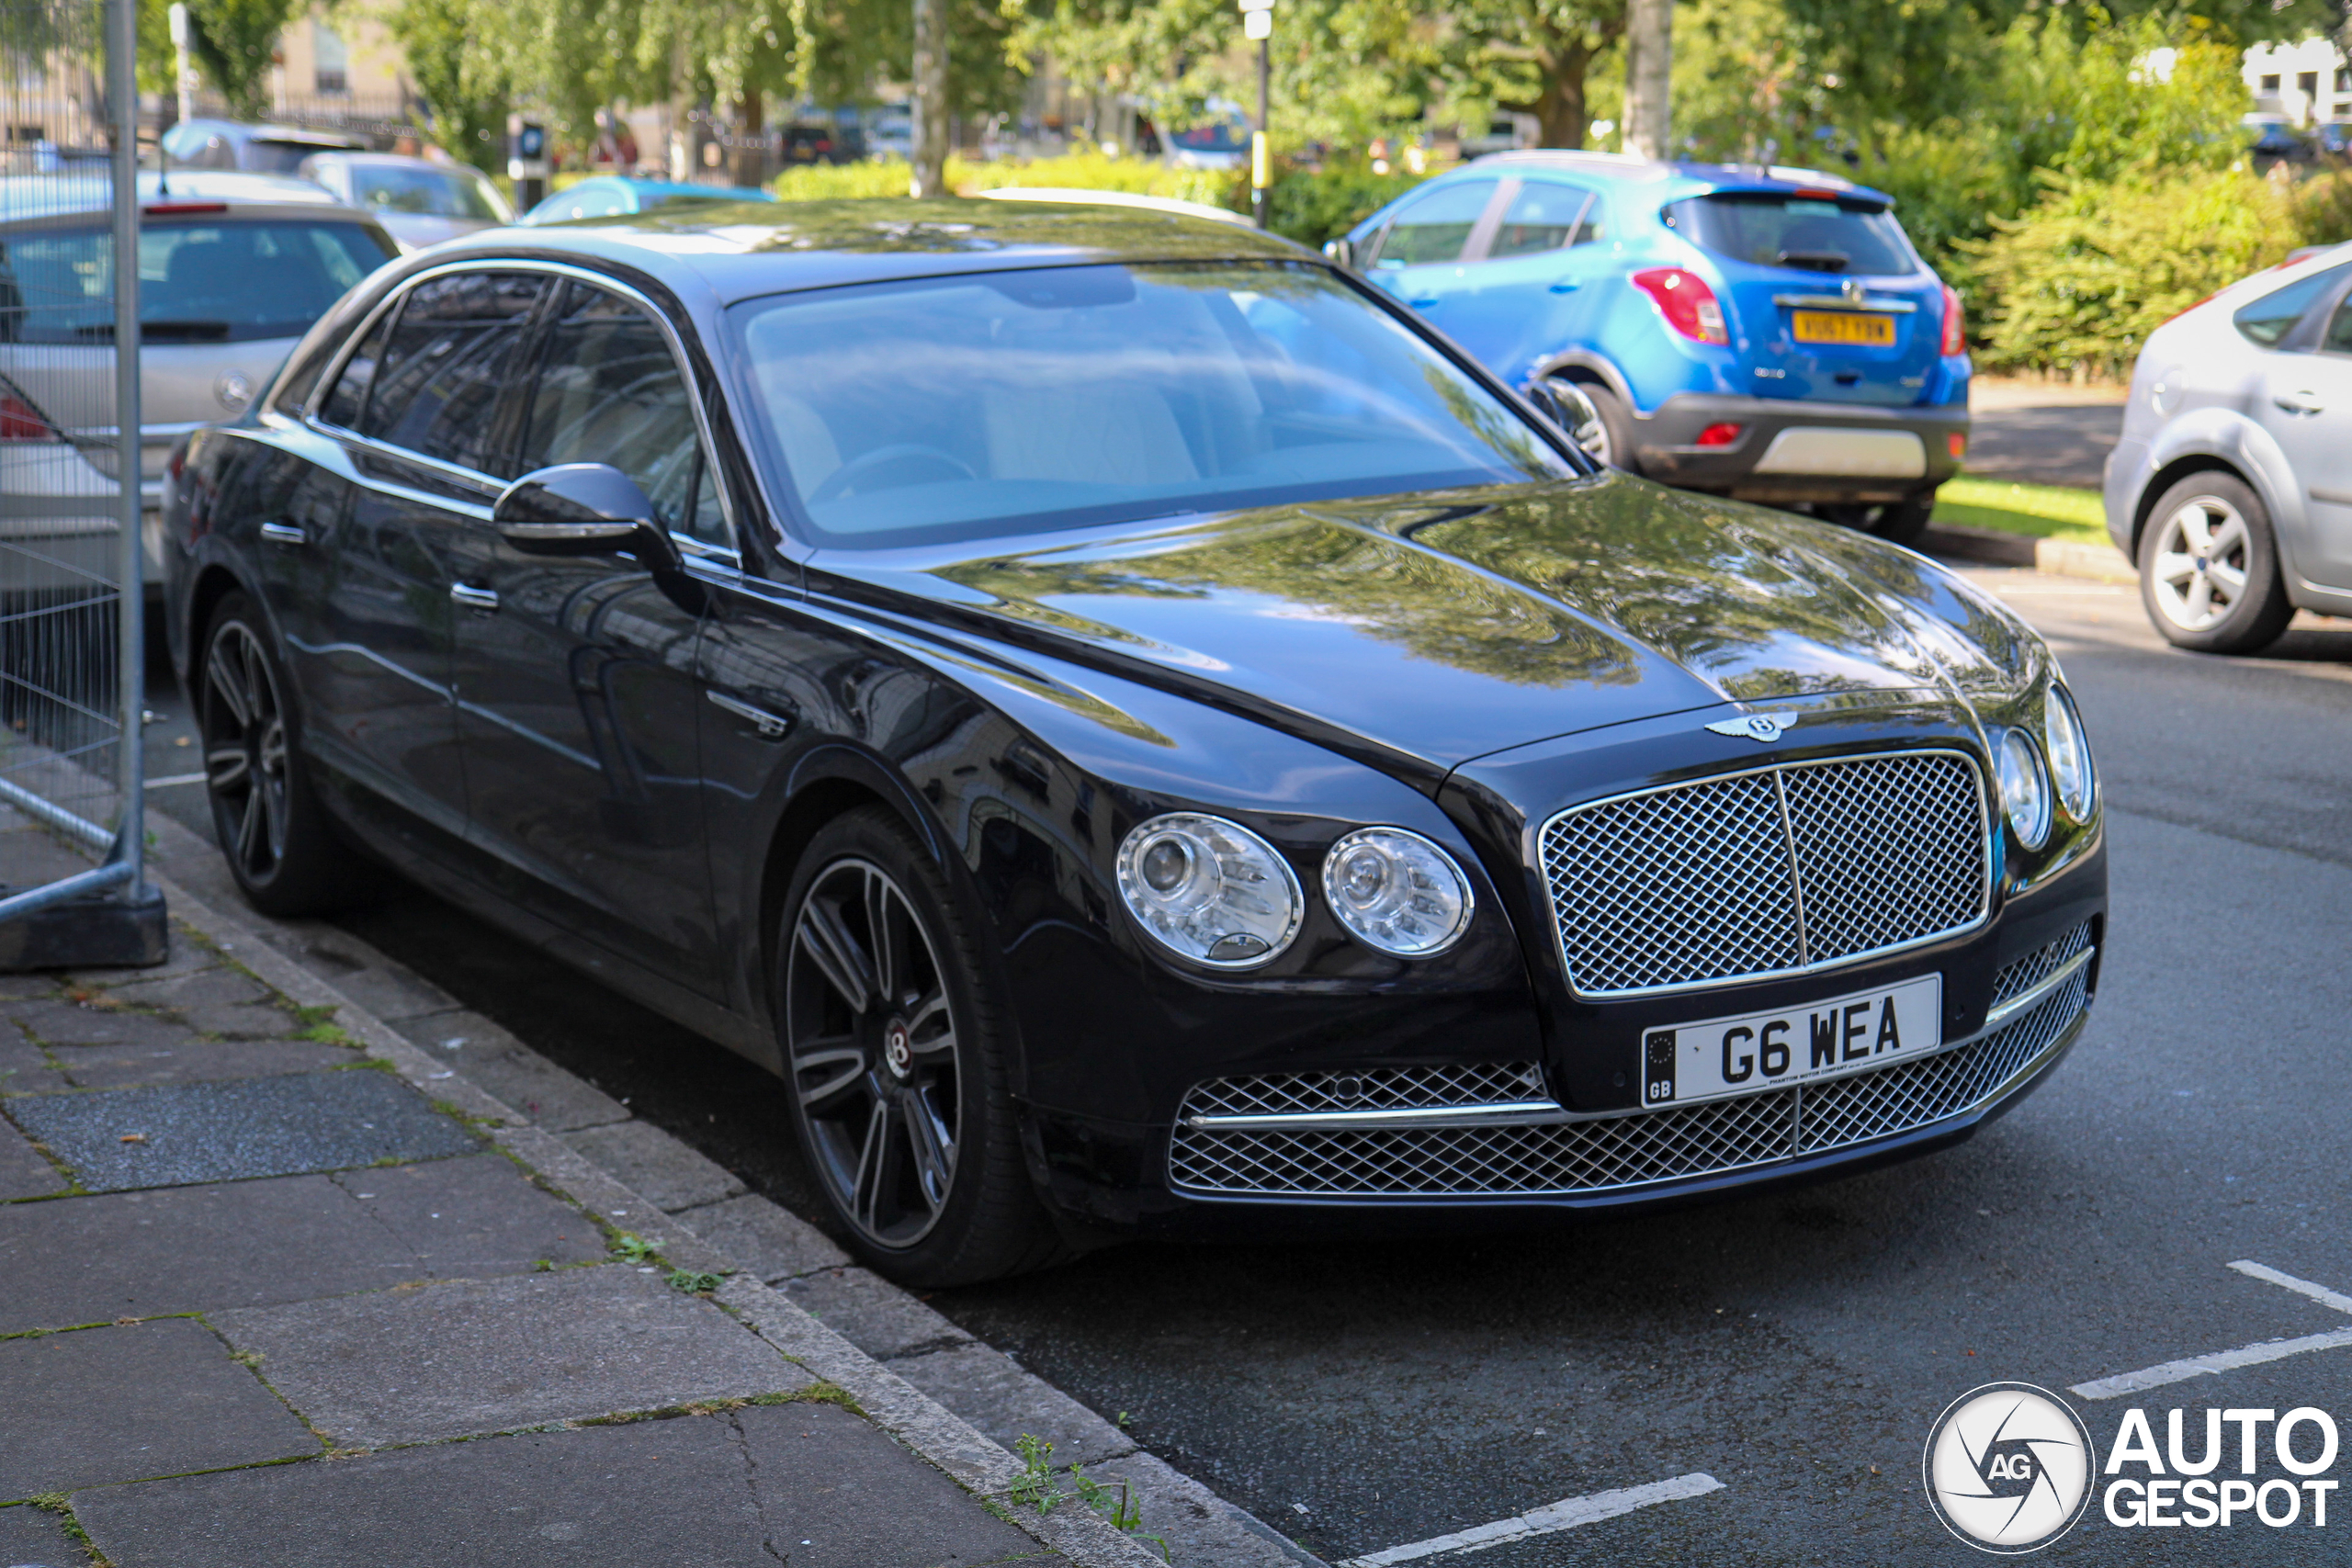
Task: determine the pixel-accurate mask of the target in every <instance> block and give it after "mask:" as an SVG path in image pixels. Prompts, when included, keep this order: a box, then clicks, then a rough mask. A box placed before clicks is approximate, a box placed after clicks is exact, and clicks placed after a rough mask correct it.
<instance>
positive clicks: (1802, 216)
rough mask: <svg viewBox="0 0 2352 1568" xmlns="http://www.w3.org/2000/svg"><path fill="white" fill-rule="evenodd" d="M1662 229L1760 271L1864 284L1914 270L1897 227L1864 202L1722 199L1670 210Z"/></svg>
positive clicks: (1724, 195)
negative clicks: (1848, 276) (1847, 278)
mask: <svg viewBox="0 0 2352 1568" xmlns="http://www.w3.org/2000/svg"><path fill="white" fill-rule="evenodd" d="M1666 221H1667V226H1668V228H1670V229H1673V230H1674V231H1676V232H1678V233H1679V234H1680V235H1681V236H1682V237H1683V238H1684V239H1686V240H1689V241H1690V242H1691V243H1692V244H1694V245H1696V246H1698V247H1699V248H1700V249H1701V250H1702V251H1713V253H1714V254H1717V255H1719V256H1728V257H1729V258H1731V259H1732V260H1733V261H1744V262H1753V263H1755V264H1756V265H1758V266H1789V267H1797V268H1801V269H1803V270H1804V271H1806V272H1843V273H1855V274H1860V275H1862V276H1888V275H1891V274H1898V273H1910V272H1917V270H1918V263H1917V262H1916V261H1914V260H1913V259H1912V257H1911V246H1910V243H1909V242H1907V241H1906V240H1905V239H1904V237H1903V227H1902V225H1901V224H1899V223H1897V222H1895V220H1894V216H1893V214H1891V213H1889V212H1888V211H1887V210H1886V209H1885V208H1883V207H1880V206H1877V205H1875V204H1873V203H1869V202H1861V201H1843V200H1830V199H1826V198H1824V197H1812V196H1782V195H1778V194H1776V193H1772V192H1769V191H1724V192H1721V193H1719V194H1717V195H1714V196H1698V197H1691V198H1690V199H1689V200H1687V201H1678V202H1675V203H1673V204H1672V205H1671V206H1669V207H1668V208H1667V209H1666Z"/></svg>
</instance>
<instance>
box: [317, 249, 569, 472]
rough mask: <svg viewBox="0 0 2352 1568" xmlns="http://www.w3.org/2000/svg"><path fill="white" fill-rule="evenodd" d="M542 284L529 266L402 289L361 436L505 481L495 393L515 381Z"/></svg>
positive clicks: (464, 274) (508, 468) (451, 277)
mask: <svg viewBox="0 0 2352 1568" xmlns="http://www.w3.org/2000/svg"><path fill="white" fill-rule="evenodd" d="M544 282H545V279H543V278H540V277H537V276H532V275H530V274H528V273H503V272H457V273H451V274H449V275H448V276H444V277H436V278H433V279H430V280H428V281H427V282H424V283H420V284H418V285H417V286H416V287H415V288H413V289H411V290H409V294H408V299H407V302H406V303H405V304H403V305H402V306H401V313H400V319H399V320H398V321H395V322H394V323H393V325H392V331H391V333H390V337H389V338H388V339H387V340H386V342H385V345H384V356H383V361H382V364H381V367H379V369H378V371H377V372H376V387H375V392H374V395H373V396H372V397H370V398H369V399H368V412H367V413H366V415H365V416H364V417H363V418H362V420H361V423H360V425H359V429H360V433H361V434H365V435H371V436H373V437H375V438H376V439H377V440H379V441H384V442H389V443H390V444H391V445H392V446H404V447H406V448H407V449H408V450H410V451H412V452H421V453H423V454H424V456H425V457H437V458H439V459H440V460H441V461H443V462H445V463H455V464H457V465H458V467H459V468H477V469H480V470H481V471H482V472H483V473H487V474H494V475H497V476H498V477H500V478H503V479H511V478H513V477H514V471H513V468H512V466H511V464H509V463H507V462H504V461H501V460H499V458H498V457H497V455H496V448H495V443H496V440H497V434H498V425H499V423H500V421H499V419H498V405H499V394H500V393H501V392H502V391H503V390H505V389H506V387H507V386H508V384H509V383H510V382H511V381H512V380H513V379H514V376H515V355H516V351H517V350H518V349H520V348H521V346H522V343H523V329H524V326H525V324H526V322H527V321H529V319H530V314H531V307H532V306H533V305H534V304H536V303H537V300H538V298H539V292H540V288H541V286H542V285H543V284H544ZM338 390H340V389H339V388H338Z"/></svg>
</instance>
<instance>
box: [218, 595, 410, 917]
mask: <svg viewBox="0 0 2352 1568" xmlns="http://www.w3.org/2000/svg"><path fill="white" fill-rule="evenodd" d="M203 649H204V651H203V657H202V659H201V660H199V661H198V665H197V668H196V670H195V671H193V674H194V678H195V682H196V684H197V723H198V730H199V733H200V734H201V736H202V739H203V741H204V785H205V793H206V795H208V796H209V798H210V800H211V803H212V825H213V831H214V833H215V835H216V836H217V837H218V838H219V840H220V849H221V852H222V853H223V854H225V855H226V856H227V857H228V860H229V869H230V871H231V873H232V874H234V875H235V877H236V879H237V886H239V887H240V888H241V889H242V890H243V892H244V895H245V897H247V898H248V899H249V900H251V901H252V903H253V905H254V908H257V909H260V910H262V911H263V912H265V913H266V914H272V915H302V914H311V913H315V912H317V911H320V910H323V909H329V908H335V907H337V906H339V905H342V904H346V903H349V902H351V901H352V900H354V899H355V898H356V897H361V896H363V895H364V894H365V893H367V892H368V891H371V890H372V888H373V886H374V874H373V868H372V867H370V866H369V865H368V863H366V862H364V861H362V860H360V859H359V858H358V857H357V856H356V855H355V854H353V853H352V852H351V851H350V850H348V849H347V848H345V846H344V844H343V843H342V842H341V840H338V839H336V838H335V836H334V831H333V830H332V829H330V828H329V827H328V825H327V822H326V819H325V817H324V815H323V814H322V812H321V810H320V808H319V806H318V803H317V800H316V798H315V797H314V796H313V795H312V794H311V789H310V784H309V780H308V779H307V778H306V777H305V775H304V773H303V771H302V762H301V759H300V755H299V754H298V751H297V748H296V747H295V745H294V733H293V716H292V714H291V712H290V711H289V709H288V705H287V701H286V694H287V689H288V688H287V682H286V680H285V677H284V673H283V669H282V666H280V664H279V663H278V660H277V654H276V652H275V651H274V650H273V649H271V647H270V644H269V642H268V639H267V634H266V632H265V631H264V630H263V629H262V626H261V622H260V617H259V616H258V615H255V614H254V607H253V604H252V602H251V601H250V600H248V599H247V598H245V596H244V595H243V594H242V593H232V594H231V595H229V596H228V597H227V598H226V599H223V600H222V601H221V602H220V605H219V607H218V608H217V609H216V610H215V611H214V613H213V617H212V626H211V628H210V630H209V631H208V632H207V633H206V635H205V638H204V645H203Z"/></svg>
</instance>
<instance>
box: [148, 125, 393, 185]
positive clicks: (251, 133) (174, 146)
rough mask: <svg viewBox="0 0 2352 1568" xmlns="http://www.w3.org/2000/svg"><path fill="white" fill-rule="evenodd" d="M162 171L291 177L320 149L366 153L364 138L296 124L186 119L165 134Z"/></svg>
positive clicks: (365, 140)
mask: <svg viewBox="0 0 2352 1568" xmlns="http://www.w3.org/2000/svg"><path fill="white" fill-rule="evenodd" d="M160 145H161V147H162V149H163V162H164V167H165V168H166V169H183V168H185V169H243V170H244V171H245V172H247V173H248V174H256V175H291V174H293V173H294V172H295V171H296V170H298V169H300V167H301V166H302V160H303V159H305V158H308V157H311V155H312V154H314V153H319V152H366V151H367V150H368V139H367V138H366V137H364V136H354V135H350V134H347V133H345V132H344V131H339V130H306V129H304V128H303V127H301V126H298V125H244V124H241V123H239V122H237V121H235V120H228V119H184V120H182V121H180V122H179V123H178V124H177V125H175V126H174V127H172V128H171V129H170V130H166V131H165V132H164V136H163V141H162V142H161V143H160Z"/></svg>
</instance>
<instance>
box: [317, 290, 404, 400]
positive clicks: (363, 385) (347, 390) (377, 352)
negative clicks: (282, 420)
mask: <svg viewBox="0 0 2352 1568" xmlns="http://www.w3.org/2000/svg"><path fill="white" fill-rule="evenodd" d="M399 313H400V311H399V307H398V306H394V307H393V308H392V309H391V310H387V311H385V312H384V313H383V314H382V315H380V316H379V317H377V318H376V324H375V325H374V326H372V327H369V328H368V337H367V341H365V342H364V343H362V344H360V345H359V346H358V347H357V348H355V349H353V350H352V351H351V357H350V358H349V359H347V360H345V361H344V366H343V373H342V374H341V375H339V376H337V377H336V378H335V381H334V391H332V392H329V393H328V394H327V396H326V400H325V401H324V402H322V403H321V404H320V405H319V417H320V418H321V419H322V420H324V421H326V422H327V423H329V424H334V425H340V426H342V427H343V428H344V429H345V430H356V429H358V428H359V420H360V416H361V415H362V414H364V413H366V412H367V410H368V387H369V386H371V385H372V384H373V383H374V382H375V379H376V367H377V366H379V364H381V363H382V362H383V358H384V338H385V336H386V334H388V333H390V331H391V326H392V318H393V317H394V316H396V315H398V314H399Z"/></svg>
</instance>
